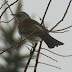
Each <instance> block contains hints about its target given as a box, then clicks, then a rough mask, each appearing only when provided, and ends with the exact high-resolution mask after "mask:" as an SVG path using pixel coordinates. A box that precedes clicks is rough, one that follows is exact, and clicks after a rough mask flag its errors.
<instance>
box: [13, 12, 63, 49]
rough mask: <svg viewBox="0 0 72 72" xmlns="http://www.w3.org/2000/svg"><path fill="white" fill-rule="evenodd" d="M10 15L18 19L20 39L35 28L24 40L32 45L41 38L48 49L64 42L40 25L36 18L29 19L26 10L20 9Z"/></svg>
mask: <svg viewBox="0 0 72 72" xmlns="http://www.w3.org/2000/svg"><path fill="white" fill-rule="evenodd" d="M12 15H13V16H15V17H16V19H17V20H18V31H19V34H20V35H21V37H22V39H25V38H26V37H27V36H29V35H30V34H31V33H32V32H33V31H34V30H36V29H37V30H36V31H35V32H34V33H33V34H32V35H31V36H30V37H29V38H27V39H26V41H27V42H30V43H31V44H32V45H34V44H35V43H38V42H39V41H41V40H43V41H44V42H45V43H46V44H47V46H48V48H50V49H51V48H54V47H58V46H60V45H63V44H64V43H62V42H60V41H58V40H56V39H55V38H53V37H52V36H51V35H50V34H49V30H48V29H47V28H46V27H45V26H43V25H41V24H40V23H38V22H37V21H36V20H33V19H31V17H30V16H29V15H28V14H27V13H26V12H23V11H20V12H17V13H16V14H12Z"/></svg>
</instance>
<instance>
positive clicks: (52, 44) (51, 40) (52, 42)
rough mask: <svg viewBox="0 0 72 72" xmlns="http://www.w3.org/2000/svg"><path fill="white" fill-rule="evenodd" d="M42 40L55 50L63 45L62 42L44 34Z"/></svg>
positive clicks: (41, 36)
mask: <svg viewBox="0 0 72 72" xmlns="http://www.w3.org/2000/svg"><path fill="white" fill-rule="evenodd" d="M40 38H41V39H42V40H44V42H45V43H46V44H47V46H48V47H49V48H54V47H55V46H57V47H58V45H63V43H62V42H60V41H58V40H56V39H54V38H53V37H51V36H50V35H49V34H44V35H40Z"/></svg>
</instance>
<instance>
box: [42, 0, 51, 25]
mask: <svg viewBox="0 0 72 72" xmlns="http://www.w3.org/2000/svg"><path fill="white" fill-rule="evenodd" d="M51 1H52V0H50V1H49V3H48V5H47V8H46V10H45V13H44V16H43V18H42V22H41V25H42V23H43V22H44V19H45V16H46V14H47V11H48V8H49V6H50V4H51Z"/></svg>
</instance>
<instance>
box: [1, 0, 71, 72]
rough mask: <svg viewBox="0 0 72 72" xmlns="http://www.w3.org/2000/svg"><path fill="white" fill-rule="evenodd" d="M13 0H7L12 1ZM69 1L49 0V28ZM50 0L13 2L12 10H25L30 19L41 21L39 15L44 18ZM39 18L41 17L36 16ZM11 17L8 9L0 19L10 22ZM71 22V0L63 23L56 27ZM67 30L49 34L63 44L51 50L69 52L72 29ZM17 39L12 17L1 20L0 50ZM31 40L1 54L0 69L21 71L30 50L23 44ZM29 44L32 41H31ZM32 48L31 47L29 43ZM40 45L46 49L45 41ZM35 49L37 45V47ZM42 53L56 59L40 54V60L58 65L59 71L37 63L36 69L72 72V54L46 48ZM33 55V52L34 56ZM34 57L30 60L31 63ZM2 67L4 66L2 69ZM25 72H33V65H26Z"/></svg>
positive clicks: (58, 27) (46, 18) (59, 27)
mask: <svg viewBox="0 0 72 72" xmlns="http://www.w3.org/2000/svg"><path fill="white" fill-rule="evenodd" d="M14 1H15V0H8V3H9V4H11V3H13V2H14ZM69 1H70V0H52V3H51V5H50V7H49V10H48V12H47V15H46V17H45V20H44V22H45V26H46V27H47V28H48V29H51V28H52V27H53V26H54V25H55V24H56V23H57V22H58V21H59V20H60V19H61V18H62V17H63V15H64V12H65V10H66V8H67V6H68V3H69ZM48 2H49V0H19V1H18V2H17V3H16V4H14V5H13V6H11V9H12V11H13V13H16V12H18V11H25V12H26V13H28V14H29V15H30V16H31V18H32V19H34V20H36V21H38V22H39V23H41V20H40V18H42V17H43V15H44V12H45V9H46V7H47V4H48ZM3 3H4V1H3V0H1V1H0V7H1V5H2V4H3ZM6 7H7V5H6V4H5V5H4V6H3V7H2V9H0V14H1V13H2V12H3V10H4V9H5V8H6ZM39 17H40V18H39ZM11 18H13V17H12V16H11V12H10V10H9V9H8V10H7V11H6V12H5V13H4V15H3V16H2V18H1V21H9V20H10V19H11ZM70 25H72V3H71V5H70V8H69V10H68V13H67V15H66V17H65V19H64V21H63V22H62V23H60V25H58V26H57V27H56V28H55V30H56V29H62V28H65V27H68V26H70ZM68 30H69V31H68V32H65V33H50V35H52V36H53V37H54V38H56V39H58V40H59V41H61V42H63V43H64V45H63V46H59V47H55V48H54V49H51V51H53V52H55V53H58V54H61V55H70V54H72V34H71V33H72V28H70V29H68ZM19 40H20V35H19V33H18V29H17V21H16V20H15V19H14V20H13V21H11V22H9V23H0V51H1V50H4V49H7V48H9V47H10V46H12V45H14V44H15V43H17V42H18V41H19ZM27 44H30V43H25V42H24V43H22V44H21V45H19V46H18V47H17V48H16V49H14V50H9V51H7V52H5V53H3V54H2V55H0V72H23V70H24V66H25V65H26V63H27V60H28V58H29V54H30V51H29V50H28V49H27V47H26V46H28V45H27ZM30 45H31V44H30ZM38 45H39V44H38ZM28 47H29V48H31V47H30V46H28ZM42 47H43V48H47V49H48V47H47V46H46V44H45V43H44V42H43V44H42ZM37 48H38V46H37ZM41 52H42V53H44V54H46V55H48V56H50V57H52V58H54V59H56V60H58V62H54V61H53V60H51V59H49V58H46V57H45V56H42V55H40V58H39V61H41V62H45V63H48V64H52V65H55V66H58V67H60V68H61V69H62V70H59V69H56V68H53V67H50V66H45V65H42V64H38V68H37V72H44V71H45V72H48V71H49V72H55V71H56V72H68V71H70V72H71V71H72V68H71V67H72V57H67V58H63V57H59V56H56V55H54V54H52V53H50V52H48V51H45V50H41ZM35 56H36V53H35V55H34V57H35ZM34 63H35V59H33V60H32V61H31V63H30V65H34ZM2 68H3V69H2ZM28 72H33V68H28Z"/></svg>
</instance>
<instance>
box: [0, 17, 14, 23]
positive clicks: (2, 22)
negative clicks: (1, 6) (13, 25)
mask: <svg viewBox="0 0 72 72" xmlns="http://www.w3.org/2000/svg"><path fill="white" fill-rule="evenodd" d="M14 18H15V17H13V18H12V19H11V20H9V21H6V22H5V21H1V22H0V23H9V22H11V21H12V20H13V19H14Z"/></svg>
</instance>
